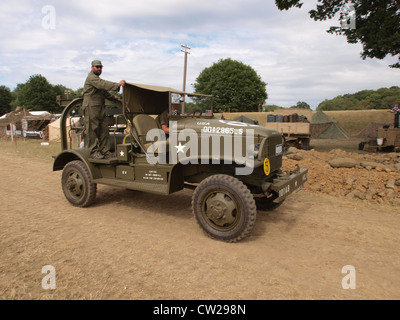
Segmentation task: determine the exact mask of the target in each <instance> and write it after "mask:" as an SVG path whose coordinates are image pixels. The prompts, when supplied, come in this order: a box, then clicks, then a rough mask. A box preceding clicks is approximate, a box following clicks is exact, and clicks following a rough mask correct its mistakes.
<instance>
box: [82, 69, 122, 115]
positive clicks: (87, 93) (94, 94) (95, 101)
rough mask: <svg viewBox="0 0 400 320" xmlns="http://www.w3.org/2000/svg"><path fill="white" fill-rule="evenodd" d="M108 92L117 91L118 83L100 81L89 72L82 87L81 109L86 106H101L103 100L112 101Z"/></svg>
mask: <svg viewBox="0 0 400 320" xmlns="http://www.w3.org/2000/svg"><path fill="white" fill-rule="evenodd" d="M108 91H118V83H116V82H111V81H107V80H103V79H100V77H99V76H98V75H96V74H94V73H93V71H90V72H89V74H88V76H87V78H86V81H85V85H84V86H83V105H82V107H83V109H85V108H86V107H88V106H103V105H104V103H105V99H110V100H113V96H112V95H111V94H110V93H109V92H108Z"/></svg>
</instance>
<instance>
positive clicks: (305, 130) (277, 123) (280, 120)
mask: <svg viewBox="0 0 400 320" xmlns="http://www.w3.org/2000/svg"><path fill="white" fill-rule="evenodd" d="M279 111H280V112H281V113H283V111H281V110H279ZM288 111H289V112H290V110H288ZM288 111H286V113H287V112H288ZM276 112H277V111H276ZM302 112H303V113H306V114H307V115H308V116H309V120H308V117H306V116H303V115H302V114H298V113H294V112H292V113H287V114H276V115H275V114H273V115H268V117H267V119H268V122H267V123H265V126H266V127H267V128H271V129H274V130H276V131H278V132H280V133H281V134H282V135H283V136H284V137H285V139H286V142H287V143H288V144H289V145H292V146H295V147H296V148H299V149H304V150H309V149H310V139H311V123H310V120H311V117H312V113H311V112H307V111H302Z"/></svg>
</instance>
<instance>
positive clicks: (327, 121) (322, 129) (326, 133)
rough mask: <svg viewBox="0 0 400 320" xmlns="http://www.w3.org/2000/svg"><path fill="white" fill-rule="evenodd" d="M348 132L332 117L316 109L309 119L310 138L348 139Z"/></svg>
mask: <svg viewBox="0 0 400 320" xmlns="http://www.w3.org/2000/svg"><path fill="white" fill-rule="evenodd" d="M349 137H350V134H349V133H348V132H347V131H346V130H345V129H344V128H343V127H342V126H341V125H340V124H339V123H338V122H337V121H336V120H334V119H332V118H331V117H329V116H328V115H326V114H325V113H323V112H322V111H317V113H315V114H314V115H313V117H312V121H311V138H314V139H348V138H349Z"/></svg>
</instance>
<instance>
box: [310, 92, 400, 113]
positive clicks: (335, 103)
mask: <svg viewBox="0 0 400 320" xmlns="http://www.w3.org/2000/svg"><path fill="white" fill-rule="evenodd" d="M396 103H397V104H399V103H400V88H399V87H396V86H393V87H390V88H380V89H378V90H362V91H359V92H356V93H354V94H345V95H340V96H337V97H335V98H333V99H331V100H325V101H323V102H321V103H320V104H319V106H318V108H317V110H325V111H329V110H367V109H390V108H391V107H392V106H393V105H395V104H396Z"/></svg>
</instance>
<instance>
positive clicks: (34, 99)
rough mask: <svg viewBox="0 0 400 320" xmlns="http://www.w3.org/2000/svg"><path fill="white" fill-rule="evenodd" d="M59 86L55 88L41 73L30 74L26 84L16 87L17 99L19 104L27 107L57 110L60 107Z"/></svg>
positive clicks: (50, 110)
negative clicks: (58, 103)
mask: <svg viewBox="0 0 400 320" xmlns="http://www.w3.org/2000/svg"><path fill="white" fill-rule="evenodd" d="M58 93H59V88H56V89H55V88H54V86H53V85H51V84H50V83H49V82H48V81H47V79H46V78H45V77H43V76H42V75H40V74H37V75H33V76H30V78H29V80H28V81H27V82H26V83H24V84H18V85H17V88H16V98H17V99H16V100H17V103H18V105H19V106H25V107H26V108H27V109H31V110H40V111H49V112H55V111H57V110H58V109H59V106H58V105H57V102H56V96H57V95H58Z"/></svg>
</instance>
